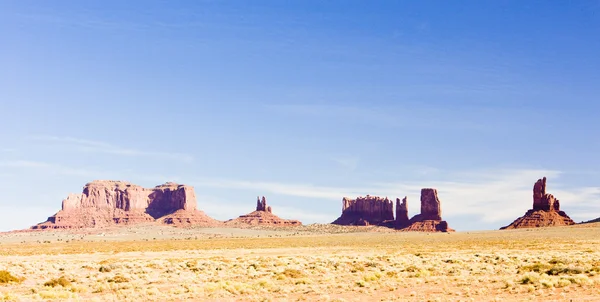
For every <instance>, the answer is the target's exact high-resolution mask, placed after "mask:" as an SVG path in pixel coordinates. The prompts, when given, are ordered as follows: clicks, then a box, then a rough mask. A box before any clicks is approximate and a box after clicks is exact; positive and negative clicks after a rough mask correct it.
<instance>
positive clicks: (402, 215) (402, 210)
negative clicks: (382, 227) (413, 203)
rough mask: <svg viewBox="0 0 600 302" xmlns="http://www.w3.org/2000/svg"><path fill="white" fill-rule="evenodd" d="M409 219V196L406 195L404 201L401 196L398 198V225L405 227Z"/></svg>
mask: <svg viewBox="0 0 600 302" xmlns="http://www.w3.org/2000/svg"><path fill="white" fill-rule="evenodd" d="M408 221H409V220H408V197H407V196H405V197H404V198H403V199H402V202H400V198H396V227H399V228H402V227H405V226H407V225H408Z"/></svg>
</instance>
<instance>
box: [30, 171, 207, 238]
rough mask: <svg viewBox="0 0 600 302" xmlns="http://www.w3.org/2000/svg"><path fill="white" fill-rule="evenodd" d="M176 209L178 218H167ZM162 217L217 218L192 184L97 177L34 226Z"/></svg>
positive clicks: (96, 224)
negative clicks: (202, 205) (200, 203)
mask: <svg viewBox="0 0 600 302" xmlns="http://www.w3.org/2000/svg"><path fill="white" fill-rule="evenodd" d="M175 212H177V213H178V214H177V215H176V219H175V220H172V219H171V220H169V219H163V218H165V217H166V215H170V214H173V213H175ZM159 218H160V222H163V223H167V224H170V223H178V222H181V223H180V224H185V223H186V221H187V222H189V223H194V222H198V223H200V222H206V223H207V224H210V223H215V222H216V221H215V220H213V219H212V218H210V217H208V216H206V214H204V213H203V212H202V211H198V210H197V201H196V194H195V192H194V188H193V187H191V186H186V185H179V184H176V183H171V182H168V183H165V184H162V185H158V186H156V187H154V188H143V187H141V186H138V185H134V184H131V183H129V182H124V181H112V180H96V181H92V182H90V183H87V184H86V185H85V186H84V187H83V191H82V193H81V194H69V195H68V196H67V198H66V199H64V200H63V202H62V210H61V211H59V212H58V213H56V214H55V215H54V216H51V217H49V218H48V221H46V222H44V223H41V224H38V225H36V226H33V227H32V228H33V229H44V228H81V227H101V226H109V225H113V224H135V223H142V222H153V221H155V220H156V219H159Z"/></svg>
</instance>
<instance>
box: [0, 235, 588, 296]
mask: <svg viewBox="0 0 600 302" xmlns="http://www.w3.org/2000/svg"><path fill="white" fill-rule="evenodd" d="M2 271H5V272H2ZM599 274H600V224H589V225H585V226H575V227H557V228H543V229H526V230H514V231H512V230H511V231H485V232H457V233H450V234H445V233H444V234H426V233H402V232H390V231H389V230H386V229H380V228H373V227H370V228H357V227H338V226H330V225H310V226H304V227H294V228H286V229H273V228H245V229H233V228H219V229H216V228H215V229H203V228H190V229H177V228H172V227H165V226H156V225H147V226H138V227H128V228H112V229H103V230H78V231H55V232H13V233H4V234H0V300H2V299H4V300H8V301H182V300H189V301H598V297H600V277H599ZM7 276H12V277H14V278H10V277H7Z"/></svg>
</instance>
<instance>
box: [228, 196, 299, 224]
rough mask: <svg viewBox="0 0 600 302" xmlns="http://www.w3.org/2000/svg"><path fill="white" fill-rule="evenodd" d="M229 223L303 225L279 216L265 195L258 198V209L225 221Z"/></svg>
mask: <svg viewBox="0 0 600 302" xmlns="http://www.w3.org/2000/svg"><path fill="white" fill-rule="evenodd" d="M225 224H227V225H240V224H246V225H276V226H290V225H302V222H300V221H298V220H287V219H282V218H279V217H278V216H277V215H275V214H273V210H272V208H271V206H269V205H267V199H266V198H265V197H264V196H263V197H262V199H261V198H260V197H257V198H256V210H255V211H254V212H252V213H249V214H246V215H242V216H240V217H238V218H235V219H231V220H228V221H226V222H225Z"/></svg>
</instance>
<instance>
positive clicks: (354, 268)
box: [350, 264, 365, 273]
mask: <svg viewBox="0 0 600 302" xmlns="http://www.w3.org/2000/svg"><path fill="white" fill-rule="evenodd" d="M364 271H365V267H364V266H362V265H360V264H353V265H352V267H351V268H350V272H351V273H356V272H364Z"/></svg>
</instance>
